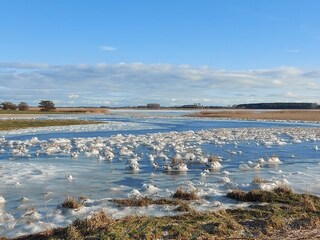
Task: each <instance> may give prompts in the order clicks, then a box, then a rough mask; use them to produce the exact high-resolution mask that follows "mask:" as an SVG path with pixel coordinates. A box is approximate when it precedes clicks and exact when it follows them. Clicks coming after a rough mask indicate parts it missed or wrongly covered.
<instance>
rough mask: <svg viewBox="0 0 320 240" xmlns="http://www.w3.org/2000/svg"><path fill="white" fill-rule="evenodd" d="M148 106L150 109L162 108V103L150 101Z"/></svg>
mask: <svg viewBox="0 0 320 240" xmlns="http://www.w3.org/2000/svg"><path fill="white" fill-rule="evenodd" d="M147 108H149V109H159V108H160V104H159V103H148V104H147Z"/></svg>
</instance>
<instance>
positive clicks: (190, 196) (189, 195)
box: [173, 188, 199, 200]
mask: <svg viewBox="0 0 320 240" xmlns="http://www.w3.org/2000/svg"><path fill="white" fill-rule="evenodd" d="M173 198H178V199H181V200H198V199H199V197H198V195H197V194H196V192H195V191H190V192H187V191H184V190H183V189H181V188H178V189H177V190H176V192H175V193H174V194H173Z"/></svg>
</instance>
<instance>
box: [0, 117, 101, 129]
mask: <svg viewBox="0 0 320 240" xmlns="http://www.w3.org/2000/svg"><path fill="white" fill-rule="evenodd" d="M97 123H100V122H95V121H86V120H69V119H59V120H35V119H15V120H0V131H7V130H16V129H22V128H30V127H51V126H70V125H83V124H97Z"/></svg>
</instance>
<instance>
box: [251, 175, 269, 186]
mask: <svg viewBox="0 0 320 240" xmlns="http://www.w3.org/2000/svg"><path fill="white" fill-rule="evenodd" d="M267 182H268V181H267V180H265V179H263V178H261V177H259V176H254V177H253V179H252V183H255V184H260V183H267Z"/></svg>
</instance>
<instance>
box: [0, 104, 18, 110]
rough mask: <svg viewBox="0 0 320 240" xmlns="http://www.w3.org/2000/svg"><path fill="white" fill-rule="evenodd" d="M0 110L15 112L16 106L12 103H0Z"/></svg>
mask: <svg viewBox="0 0 320 240" xmlns="http://www.w3.org/2000/svg"><path fill="white" fill-rule="evenodd" d="M1 106H2V109H3V110H16V109H17V105H15V104H14V103H12V102H3V103H1Z"/></svg>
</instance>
